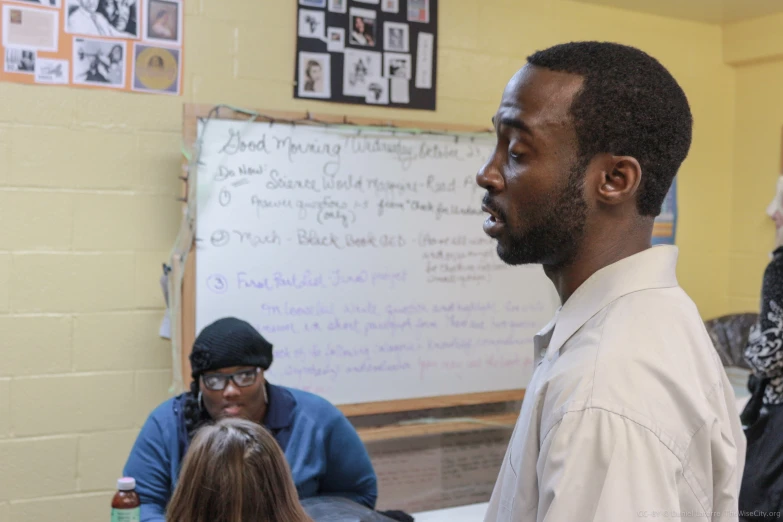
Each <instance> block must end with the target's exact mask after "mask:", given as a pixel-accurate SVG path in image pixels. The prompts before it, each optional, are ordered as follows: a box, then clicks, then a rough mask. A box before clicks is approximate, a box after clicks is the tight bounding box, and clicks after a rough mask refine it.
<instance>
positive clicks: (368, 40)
mask: <svg viewBox="0 0 783 522" xmlns="http://www.w3.org/2000/svg"><path fill="white" fill-rule="evenodd" d="M350 24H351V36H350V42H351V43H352V44H353V45H361V46H364V47H375V41H376V40H375V11H372V10H370V9H362V8H359V7H352V8H351V12H350Z"/></svg>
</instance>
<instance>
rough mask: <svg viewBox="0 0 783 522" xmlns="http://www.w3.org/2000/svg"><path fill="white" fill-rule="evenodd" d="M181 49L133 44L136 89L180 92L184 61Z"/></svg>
mask: <svg viewBox="0 0 783 522" xmlns="http://www.w3.org/2000/svg"><path fill="white" fill-rule="evenodd" d="M180 56H181V55H180V51H179V49H173V48H166V47H156V46H150V45H145V44H140V43H136V44H134V46H133V76H132V78H133V83H132V85H131V88H132V89H133V90H134V91H141V92H152V93H156V94H172V95H177V94H179V90H180V82H181V79H182V63H181V61H182V60H181V57H180Z"/></svg>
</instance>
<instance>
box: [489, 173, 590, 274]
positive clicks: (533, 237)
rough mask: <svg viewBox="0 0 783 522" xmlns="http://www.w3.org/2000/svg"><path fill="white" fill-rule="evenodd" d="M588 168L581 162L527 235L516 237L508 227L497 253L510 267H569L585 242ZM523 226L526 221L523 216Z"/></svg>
mask: <svg viewBox="0 0 783 522" xmlns="http://www.w3.org/2000/svg"><path fill="white" fill-rule="evenodd" d="M583 187H584V166H583V165H581V162H577V165H575V166H574V167H573V168H572V169H571V172H570V173H569V176H568V182H567V183H566V186H565V187H564V188H563V190H561V191H560V193H559V194H558V195H557V196H556V197H555V198H554V199H552V200H550V201H548V202H546V203H545V206H544V208H543V209H542V210H541V212H543V217H542V219H540V220H539V222H538V223H537V224H535V225H534V226H533V227H532V228H529V229H528V230H525V231H524V232H521V233H520V232H517V233H514V232H513V231H512V230H510V229H509V228H508V223H506V227H507V228H506V231H505V232H506V234H507V236H506V237H505V238H501V239H500V240H498V245H497V252H498V256H499V257H500V259H501V260H503V262H505V263H506V264H509V265H525V264H542V265H547V266H550V267H561V266H567V265H569V264H570V263H571V262H572V261H573V260H574V258H575V257H576V253H577V251H578V249H579V246H580V244H581V242H582V237H583V235H584V228H585V220H586V218H587V203H586V202H585V199H584V194H583ZM518 219H519V220H520V222H522V223H524V222H525V220H524V218H523V216H522V215H520V216H519V217H518Z"/></svg>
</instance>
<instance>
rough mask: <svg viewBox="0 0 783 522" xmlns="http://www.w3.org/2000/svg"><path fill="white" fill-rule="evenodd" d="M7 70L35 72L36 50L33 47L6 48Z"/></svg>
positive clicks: (5, 67)
mask: <svg viewBox="0 0 783 522" xmlns="http://www.w3.org/2000/svg"><path fill="white" fill-rule="evenodd" d="M3 69H4V70H5V72H12V73H23V74H35V51H34V50H33V49H13V48H10V47H9V48H7V49H6V50H5V66H4V68H3Z"/></svg>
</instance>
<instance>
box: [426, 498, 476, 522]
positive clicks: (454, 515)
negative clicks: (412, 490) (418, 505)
mask: <svg viewBox="0 0 783 522" xmlns="http://www.w3.org/2000/svg"><path fill="white" fill-rule="evenodd" d="M487 506H489V503H488V502H485V503H483V504H472V505H469V506H459V507H454V508H446V509H436V510H435V511H426V512H424V513H415V514H414V515H413V518H414V520H415V521H416V522H481V521H482V520H484V515H486V514H487Z"/></svg>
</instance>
